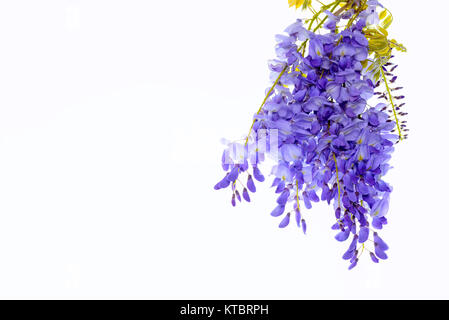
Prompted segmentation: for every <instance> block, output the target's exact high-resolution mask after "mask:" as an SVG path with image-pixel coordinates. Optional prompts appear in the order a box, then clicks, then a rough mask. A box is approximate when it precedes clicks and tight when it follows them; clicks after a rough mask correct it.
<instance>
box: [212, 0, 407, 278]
mask: <svg viewBox="0 0 449 320" xmlns="http://www.w3.org/2000/svg"><path fill="white" fill-rule="evenodd" d="M336 3H337V4H338V3H339V1H337V2H336ZM323 8H324V9H326V10H322V12H323V14H324V18H323V23H322V27H323V30H325V32H324V33H317V32H313V31H310V28H309V29H307V28H306V27H305V25H304V24H303V22H302V21H301V20H297V21H296V22H295V23H293V24H292V25H290V26H289V27H287V28H286V30H285V34H284V35H278V36H276V42H277V44H276V48H275V49H276V50H275V51H276V55H277V57H276V59H273V60H271V61H270V62H269V70H270V72H271V75H270V79H272V81H273V82H274V85H273V87H272V88H270V89H269V90H268V91H267V92H268V93H267V97H266V99H265V101H264V104H263V105H262V107H261V109H260V111H259V112H258V113H257V115H256V116H255V118H254V122H253V126H252V131H251V138H250V136H248V137H247V138H246V140H245V141H244V143H229V144H228V146H227V149H226V150H225V152H224V153H223V156H222V167H223V169H224V170H225V171H226V174H225V176H224V177H223V178H222V179H221V180H220V181H219V182H218V183H217V184H216V185H215V189H217V190H219V189H225V188H228V187H229V188H231V190H232V198H231V203H232V205H233V206H235V205H236V203H237V201H239V202H240V201H242V198H243V199H244V200H246V201H248V202H249V201H250V193H254V192H256V189H257V187H256V183H255V182H256V181H257V182H263V181H264V180H265V176H264V175H263V174H262V172H261V171H260V169H259V165H260V163H261V162H263V161H264V160H265V155H270V154H271V155H273V151H276V152H275V156H274V160H275V162H276V164H275V166H274V167H273V168H272V171H271V175H272V176H273V182H272V188H273V190H274V192H275V194H276V197H275V201H274V204H273V208H271V210H268V211H269V212H270V211H271V215H272V216H273V217H275V218H277V219H279V227H280V228H286V227H287V226H288V225H289V224H290V222H291V219H292V218H294V221H295V222H296V225H297V226H298V227H299V228H301V229H302V231H303V232H304V233H306V228H307V227H306V219H305V215H304V213H303V211H304V208H305V209H311V208H312V207H313V204H314V203H317V202H320V201H325V202H327V203H328V204H332V206H333V210H334V213H335V219H336V222H335V224H334V225H333V226H332V229H333V230H335V231H336V235H335V239H336V240H337V241H340V242H348V244H349V246H348V247H347V249H346V251H345V253H344V254H343V256H342V258H343V259H344V260H348V261H349V263H350V266H349V269H353V268H354V267H355V266H356V265H357V263H358V262H359V258H360V256H361V255H362V253H363V252H364V251H368V252H369V255H370V257H371V260H372V261H373V262H375V263H378V262H379V260H385V259H387V258H388V256H387V254H386V251H387V250H388V249H389V247H388V245H387V244H386V243H385V242H384V240H382V239H381V238H380V237H379V235H378V230H381V229H383V227H384V226H385V225H386V224H387V223H388V220H387V218H386V214H387V212H388V209H389V203H390V194H391V192H392V187H391V186H390V185H389V184H388V183H387V182H385V181H384V180H383V179H384V176H385V175H386V174H387V172H388V171H389V169H390V168H391V167H390V165H389V163H388V162H389V160H390V159H391V154H392V152H393V151H394V145H395V143H397V142H398V140H400V138H401V131H400V129H401V128H402V129H404V125H401V127H399V123H398V122H397V121H398V120H397V118H392V115H391V114H390V112H389V111H391V110H389V109H388V108H392V109H393V111H396V110H399V106H397V105H395V103H394V102H393V101H392V100H393V98H392V97H391V95H392V93H391V92H392V91H394V90H395V89H390V88H389V87H388V82H387V80H386V77H387V76H390V77H394V76H393V75H392V74H391V70H390V71H388V70H387V67H389V66H390V65H389V64H387V62H385V63H383V64H381V65H380V68H381V69H380V71H381V74H382V75H383V79H382V80H381V81H379V79H376V77H375V75H374V74H373V68H374V67H373V65H375V63H374V60H373V59H371V58H370V57H373V55H374V57H375V58H378V53H377V51H373V49H372V47H371V46H370V41H369V38H368V36H367V34H368V32H371V31H370V30H371V29H370V28H373V25H377V24H378V23H379V21H380V19H381V18H380V17H379V15H378V13H377V9H378V8H381V5H380V4H379V3H378V2H377V1H374V0H370V1H355V2H354V3H353V4H352V6H347V7H344V8H343V9H346V10H343V11H342V12H339V13H338V14H337V13H334V11H335V9H336V6H332V7H329V6H327V7H326V6H324V7H323ZM312 22H313V21H312ZM342 23H343V24H344V26H343V27H342V26H341V24H342ZM367 28H368V29H367ZM390 51H391V50H390ZM370 68H371V69H370ZM394 68H395V67H394ZM393 79H394V78H392V80H391V81H392V82H394V81H393ZM394 80H395V79H394ZM382 81H384V83H383V84H384V85H385V86H386V88H387V92H386V93H382V92H381V93H379V92H377V91H378V90H380V89H379V88H380V86H381V85H382ZM382 98H384V99H385V98H391V99H390V101H389V102H390V104H386V103H385V101H377V102H376V101H374V102H371V101H372V100H375V99H382ZM396 98H397V99H398V100H399V98H401V97H396ZM385 100H388V99H385ZM387 102H388V101H387ZM394 116H395V117H396V112H394ZM396 128H397V129H398V130H399V132H398V131H396ZM261 133H264V135H261ZM266 133H268V135H267V134H266ZM261 136H263V137H264V138H261ZM267 136H269V138H270V141H267V139H266V137H267ZM273 136H274V138H273ZM272 140H274V141H272ZM239 189H240V190H241V192H240V191H239ZM236 200H237V201H236ZM334 213H333V215H334Z"/></svg>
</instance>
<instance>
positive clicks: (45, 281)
mask: <svg viewBox="0 0 449 320" xmlns="http://www.w3.org/2000/svg"><path fill="white" fill-rule="evenodd" d="M422 3H425V4H429V5H422ZM384 4H385V5H387V6H388V7H389V8H390V9H391V11H392V12H393V13H394V15H395V22H394V25H393V27H392V28H391V33H392V35H393V36H394V37H395V38H397V39H398V40H399V41H400V42H403V43H404V44H406V46H407V47H408V49H409V52H408V53H407V54H400V55H398V57H397V59H396V62H398V63H399V64H400V67H399V68H398V69H397V71H398V73H399V75H400V78H399V82H400V83H401V84H402V85H404V86H405V87H406V90H405V92H404V93H405V94H406V96H407V101H408V111H409V113H410V116H409V118H408V120H409V127H410V128H411V130H412V131H411V135H410V140H408V141H407V142H405V143H403V144H400V145H399V147H398V148H397V151H396V153H395V155H394V160H393V165H394V166H395V169H394V170H393V171H391V172H390V173H389V175H388V177H387V180H388V181H389V182H390V183H391V184H392V185H393V186H394V188H395V190H394V193H393V195H392V201H391V208H390V212H389V222H390V223H389V225H388V227H387V228H386V230H385V231H383V232H382V236H383V238H385V239H386V241H387V242H388V243H389V245H390V247H391V250H390V251H389V255H390V259H389V260H388V261H386V262H382V263H381V264H379V265H375V264H373V263H371V261H370V259H369V257H368V256H367V255H365V256H364V257H363V259H361V260H362V261H361V262H360V264H359V266H358V267H357V269H355V270H353V271H352V272H349V271H347V267H348V264H347V262H344V261H343V260H342V259H341V255H342V254H343V253H344V251H345V250H346V246H347V245H348V244H346V243H345V244H341V243H337V242H336V241H335V240H334V238H333V237H334V234H335V233H334V232H332V231H331V230H330V226H331V224H332V223H333V221H334V218H333V213H332V210H331V209H330V208H328V207H327V206H324V205H320V206H316V207H315V208H314V209H313V210H311V211H309V212H307V213H306V217H307V222H308V235H307V236H304V235H303V234H302V233H301V232H300V231H299V230H297V228H295V226H294V225H292V226H290V227H289V228H288V229H287V230H280V229H278V228H277V225H278V223H279V220H278V219H274V218H272V217H271V216H270V214H269V213H270V212H271V210H272V209H273V206H274V202H275V195H274V194H273V192H272V190H269V188H268V183H265V184H264V185H261V184H258V185H257V187H258V193H257V194H256V195H254V196H253V200H254V201H253V202H252V203H251V204H244V205H241V206H240V207H238V208H236V209H234V208H232V207H231V205H230V191H229V190H227V191H220V192H216V191H214V190H213V185H214V184H215V183H216V182H217V181H218V180H219V179H221V178H222V175H223V172H222V171H221V167H220V158H221V151H222V146H221V145H220V142H219V140H220V138H222V137H227V138H230V139H235V138H239V137H240V136H241V135H242V134H245V133H246V132H247V130H248V128H249V125H250V122H251V117H252V115H253V113H254V112H255V111H256V110H257V109H258V107H259V104H260V102H261V100H262V99H263V93H264V90H265V88H266V87H267V86H268V85H269V82H268V71H267V67H266V61H267V60H268V59H270V58H272V57H273V56H274V49H273V47H274V35H275V34H276V33H280V32H282V30H284V28H285V27H286V26H287V25H289V24H290V23H291V22H293V21H294V20H295V19H296V17H299V16H300V15H301V13H300V12H295V11H294V10H293V9H289V8H288V5H287V0H244V1H242V0H228V1H211V0H190V1H185V0H171V1H154V0H149V1H148V0H147V1H143V0H142V1H137V0H127V1H123V0H122V1H112V0H108V1H106V0H104V1H100V0H86V1H75V0H73V1H62V0H55V1H48V0H45V1H44V0H41V1H31V0H30V1H1V3H0V48H1V50H0V297H1V298H138V299H145V298H147V299H150V298H152V299H156V298H161V299H162V298H165V299H170V298H171V299H175V298H184V299H195V298H202V299H215V298H223V299H231V298H232V299H243V298H245V299H312V298H325V299H326V298H342V299H345V298H362V299H363V298H375V299H378V298H379V299H380V298H387V299H390V298H446V299H447V298H449V293H448V286H449V275H448V270H449V257H448V242H449V241H448V229H449V210H448V209H447V203H446V200H447V199H448V197H449V189H448V186H447V184H448V166H447V163H448V161H449V159H448V151H447V147H448V138H449V134H448V128H449V125H448V116H449V111H448V103H447V90H448V89H447V88H448V86H447V75H448V57H447V49H448V45H447V35H446V33H442V31H441V30H446V29H447V10H448V9H449V5H448V4H447V2H446V1H442V0H436V1H432V2H423V1H416V0H413V1H405V0H400V1H398V0H396V1H392V0H385V1H384ZM270 180H271V179H270Z"/></svg>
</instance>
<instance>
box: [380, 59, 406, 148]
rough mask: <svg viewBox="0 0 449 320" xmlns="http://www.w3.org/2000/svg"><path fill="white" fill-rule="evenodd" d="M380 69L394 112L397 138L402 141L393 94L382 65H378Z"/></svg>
mask: <svg viewBox="0 0 449 320" xmlns="http://www.w3.org/2000/svg"><path fill="white" fill-rule="evenodd" d="M380 71H381V72H382V78H383V79H384V83H385V87H386V88H387V92H388V97H389V99H390V103H391V107H392V108H393V114H394V119H395V121H396V126H397V129H398V134H399V140H400V141H402V139H403V137H402V132H401V126H400V125H399V119H398V115H397V113H396V106H395V105H394V100H393V95H392V94H391V90H390V87H389V86H388V80H387V77H386V76H385V72H384V69H383V66H380Z"/></svg>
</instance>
